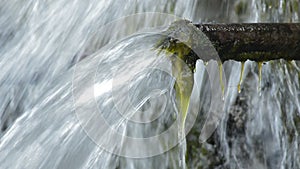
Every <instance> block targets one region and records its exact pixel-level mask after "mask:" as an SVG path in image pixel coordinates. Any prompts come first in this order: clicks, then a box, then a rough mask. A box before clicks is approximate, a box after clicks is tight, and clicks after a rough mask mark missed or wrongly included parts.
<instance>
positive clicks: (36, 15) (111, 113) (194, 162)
mask: <svg viewBox="0 0 300 169" xmlns="http://www.w3.org/2000/svg"><path fill="white" fill-rule="evenodd" d="M144 12H148V14H147V15H142V17H138V16H137V17H134V19H128V21H126V22H122V23H123V24H125V25H122V24H121V25H117V26H116V25H115V24H112V25H113V26H111V27H109V25H108V26H107V24H110V23H111V22H112V21H115V20H118V19H120V18H122V17H124V16H128V15H133V14H137V13H144ZM153 12H159V13H166V14H169V15H163V16H164V17H163V18H159V17H157V15H153ZM299 12H300V9H299V1H297V0H278V1H276V0H249V1H246V0H199V1H197V0H187V1H186V0H177V1H176V0H167V1H159V0H153V1H139V0H122V1H121V0H106V1H96V0H87V1H78V0H74V1H67V0H51V1H48V0H42V1H41V0H27V1H17V0H3V1H1V2H0V71H1V74H0V128H1V131H0V168H1V169H2V168H3V169H6V168H7V169H14V168H17V169H23V168H26V169H27V168H28V169H31V168H63V169H67V168H70V169H71V168H72V169H75V168H105V169H106V168H112V169H113V168H128V169H129V168H184V167H187V168H258V169H260V168H270V169H276V168H289V169H297V168H300V151H299V145H300V142H299V141H300V138H299V134H298V133H299V131H300V102H299V96H300V89H299V81H300V76H299V71H300V66H299V65H300V63H299V61H292V62H288V61H284V60H277V61H270V62H266V63H264V64H263V66H262V74H261V77H260V76H259V68H258V63H256V62H252V61H247V62H246V63H245V68H244V71H242V72H241V65H242V63H239V62H235V61H227V62H225V63H224V64H223V67H224V70H225V75H226V79H227V89H226V93H225V98H224V103H225V104H224V116H222V120H221V122H220V124H219V126H218V128H217V129H216V131H215V132H214V133H213V135H212V137H210V138H209V139H208V140H207V142H205V143H201V141H200V140H199V135H200V132H201V128H202V126H203V123H204V122H203V119H204V118H203V117H206V116H207V114H206V113H207V112H208V109H209V107H210V105H211V103H210V99H208V98H210V97H211V95H210V92H209V91H210V84H209V83H207V81H208V80H207V79H208V76H207V73H205V71H203V70H204V68H205V64H204V63H202V62H201V61H199V62H198V65H197V72H196V75H197V77H196V78H195V80H196V81H197V83H198V84H199V90H198V91H197V92H196V93H197V94H195V96H193V99H194V101H195V102H196V103H198V104H196V105H197V106H196V108H195V109H197V112H198V113H199V114H198V116H197V119H196V122H195V124H194V126H193V128H192V129H191V132H190V133H188V135H187V137H186V142H185V143H184V144H180V145H178V146H175V147H174V148H173V149H171V150H170V151H167V152H165V153H163V154H160V155H157V156H154V157H149V158H143V159H135V158H126V157H120V156H117V155H114V154H112V153H109V152H107V151H106V150H104V149H102V148H101V147H99V146H98V145H97V144H96V143H95V142H94V141H93V140H92V139H91V138H90V137H89V136H88V135H87V134H86V132H85V131H84V130H83V128H82V127H81V125H80V122H79V120H78V118H77V116H76V114H75V107H76V106H74V102H73V101H74V100H73V99H74V98H73V92H72V85H73V80H74V79H73V78H75V81H77V82H78V85H77V86H76V87H75V90H76V92H77V93H79V96H78V97H80V94H82V93H83V94H84V92H85V89H86V88H88V87H90V86H88V85H89V84H90V80H88V79H87V78H89V77H91V76H92V75H91V74H92V73H93V72H94V71H95V70H94V69H95V68H97V72H98V74H97V76H96V78H95V79H96V80H95V81H94V82H95V85H96V89H97V85H98V87H99V86H100V87H99V88H100V89H99V91H97V92H95V95H96V96H95V98H96V101H97V103H98V104H97V105H98V106H99V109H100V110H101V111H102V113H103V115H104V116H105V117H106V119H107V121H108V122H109V123H110V124H111V126H114V127H115V128H116V129H117V130H118V131H119V132H120V133H125V135H129V136H134V137H148V136H153V135H155V134H157V133H161V132H162V131H164V130H166V129H167V128H168V127H169V126H170V125H171V124H172V123H173V122H174V119H175V118H176V116H177V115H176V110H175V108H174V103H173V102H172V97H171V96H172V93H173V91H172V90H170V89H171V87H170V86H172V81H173V80H174V79H172V78H171V77H170V76H169V75H167V74H165V73H163V72H162V71H145V72H144V73H142V74H140V76H139V79H135V80H133V81H131V84H132V86H131V88H130V90H129V93H130V96H131V97H132V98H131V99H132V100H133V102H134V103H137V105H138V108H139V109H140V110H141V111H142V112H146V113H148V114H150V115H151V116H145V117H144V116H143V117H138V118H142V119H143V120H150V119H152V118H153V117H152V116H155V113H153V112H154V111H155V112H157V110H158V109H162V110H164V111H163V113H162V115H161V116H160V117H159V118H158V119H157V120H156V121H153V122H152V123H150V124H148V125H143V124H139V125H135V124H132V123H131V122H128V121H127V120H125V121H122V120H121V119H122V118H121V117H120V116H119V115H117V112H118V110H117V109H116V108H115V106H114V104H115V103H114V101H113V99H112V98H113V96H112V95H113V91H111V90H110V88H111V85H112V81H113V77H115V75H114V74H113V73H112V72H118V71H116V70H121V69H122V67H123V68H130V67H129V66H126V64H129V63H136V65H145V67H146V68H147V67H150V66H151V65H153V63H154V62H153V60H151V59H152V58H153V57H154V56H155V55H156V54H155V51H153V50H151V47H152V46H153V45H154V44H155V42H156V41H157V36H158V35H157V34H159V33H160V32H161V31H162V30H163V29H165V28H167V26H168V25H169V24H170V23H171V22H172V21H174V20H175V19H177V18H185V19H188V20H190V21H192V22H194V23H207V22H209V23H231V22H276V23H277V22H299ZM173 15H175V16H176V17H177V18H176V17H174V16H173ZM168 17H169V18H168ZM104 26H105V28H106V29H103V27H104ZM148 27H156V29H151V30H148V33H145V31H144V33H141V34H133V33H135V32H137V31H139V30H144V29H145V28H148ZM108 28H109V29H108ZM158 28H159V29H158ZM150 35H151V36H150ZM124 37H126V38H125V39H123V40H121V41H117V40H120V39H121V38H124ZM145 39H147V40H145ZM116 41H117V43H116ZM104 46H106V47H105V48H102V47H104ZM141 51H143V54H141ZM95 60H96V62H95ZM75 65H77V75H76V76H75V77H74V69H75ZM165 66H166V67H168V64H167V63H166V64H165ZM78 70H80V71H78ZM126 70H127V69H124V71H125V72H126ZM241 74H242V84H241V93H238V90H237V86H238V84H239V79H240V76H241ZM259 79H261V80H259ZM124 85H126V84H125V82H124V83H121V84H120V86H119V87H120V88H122V87H123V86H124ZM107 86H108V87H107ZM258 86H260V90H261V91H260V92H259V91H258ZM91 87H92V86H91ZM154 89H160V90H159V91H160V92H159V93H157V94H155V97H152V96H150V95H147V93H150V92H148V90H149V91H153V90H154ZM173 94H174V93H173ZM121 96H122V95H121ZM141 100H142V101H141ZM121 101H124V100H122V98H121ZM78 104H79V105H78V107H79V108H80V109H82V110H84V111H86V112H89V111H94V110H91V109H90V107H89V106H90V105H91V103H90V99H89V98H88V99H82V102H79V103H78ZM78 107H77V108H78ZM127 108H128V107H125V109H127ZM144 114H145V113H144ZM126 115H128V114H126ZM129 115H130V114H129ZM130 117H131V115H130ZM99 132H100V133H101V132H105V131H102V130H101V129H99ZM173 134H175V135H176V133H173ZM175 137H176V136H173V135H172V136H170V138H175ZM116 143H119V146H116V147H119V148H120V146H121V148H122V146H124V147H126V149H128V150H132V151H133V152H134V151H138V150H139V148H138V147H135V146H134V145H131V146H132V147H131V146H129V145H126V143H125V142H122V140H120V142H116ZM163 146H164V145H163V144H161V145H160V144H157V147H163ZM182 146H186V151H185V149H183V150H184V151H185V152H184V153H185V154H186V156H185V158H186V159H185V160H184V162H182V161H181V160H182V158H181V156H180V154H181V153H182V152H181V151H182ZM112 149H114V147H112ZM149 149H151V147H149ZM141 151H142V150H141Z"/></svg>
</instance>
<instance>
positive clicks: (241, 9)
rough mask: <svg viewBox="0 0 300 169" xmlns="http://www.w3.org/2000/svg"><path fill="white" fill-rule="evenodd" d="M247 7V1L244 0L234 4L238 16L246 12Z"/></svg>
mask: <svg viewBox="0 0 300 169" xmlns="http://www.w3.org/2000/svg"><path fill="white" fill-rule="evenodd" d="M247 8H248V3H247V2H246V1H240V2H238V3H237V4H236V5H235V8H234V10H235V13H236V14H237V15H238V16H241V15H243V14H245V13H246V11H247Z"/></svg>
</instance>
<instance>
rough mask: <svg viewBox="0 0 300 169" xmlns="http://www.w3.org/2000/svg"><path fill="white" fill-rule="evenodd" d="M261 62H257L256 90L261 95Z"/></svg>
mask: <svg viewBox="0 0 300 169" xmlns="http://www.w3.org/2000/svg"><path fill="white" fill-rule="evenodd" d="M262 65H263V62H258V89H257V90H258V92H259V95H261V71H262Z"/></svg>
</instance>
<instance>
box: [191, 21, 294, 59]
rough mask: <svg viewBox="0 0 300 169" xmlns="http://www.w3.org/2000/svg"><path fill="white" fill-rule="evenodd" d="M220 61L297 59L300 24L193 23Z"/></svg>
mask: <svg viewBox="0 0 300 169" xmlns="http://www.w3.org/2000/svg"><path fill="white" fill-rule="evenodd" d="M194 25H195V26H196V27H197V28H199V29H200V30H201V31H202V32H203V33H204V34H205V35H206V36H207V37H208V38H209V40H210V41H211V42H212V44H213V45H214V47H215V48H216V50H217V52H218V54H219V57H220V59H221V60H222V61H226V60H235V61H242V62H244V61H246V60H253V61H257V62H263V61H269V60H275V59H285V60H300V23H241V24H194Z"/></svg>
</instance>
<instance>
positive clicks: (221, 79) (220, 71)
mask: <svg viewBox="0 0 300 169" xmlns="http://www.w3.org/2000/svg"><path fill="white" fill-rule="evenodd" d="M218 65H219V74H220V84H221V89H222V99H223V100H224V83H223V65H222V62H218Z"/></svg>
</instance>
